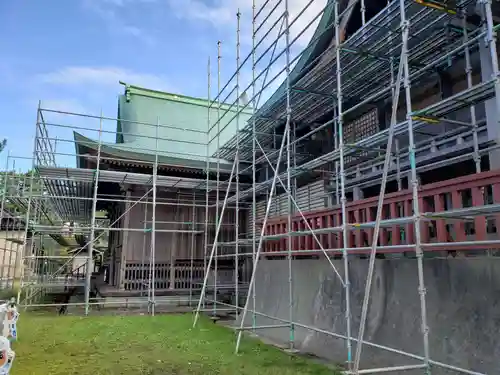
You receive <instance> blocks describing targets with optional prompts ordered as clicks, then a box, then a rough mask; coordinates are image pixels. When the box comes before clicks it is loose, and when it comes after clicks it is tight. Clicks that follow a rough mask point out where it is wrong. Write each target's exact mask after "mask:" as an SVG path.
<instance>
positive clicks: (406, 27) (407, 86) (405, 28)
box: [399, 0, 430, 374]
mask: <svg viewBox="0 0 500 375" xmlns="http://www.w3.org/2000/svg"><path fill="white" fill-rule="evenodd" d="M399 9H400V12H401V32H402V38H403V49H402V52H404V54H403V53H402V54H401V59H402V60H403V77H404V90H405V102H406V121H407V125H408V153H409V159H410V168H411V188H412V198H413V215H414V217H415V225H414V229H415V254H416V257H417V267H418V293H419V295H420V313H421V319H422V327H421V328H422V339H423V349H424V364H425V366H426V372H427V373H429V374H430V363H429V359H430V358H429V356H430V354H429V327H428V325H427V306H426V289H425V283H424V261H423V258H424V253H423V251H422V239H421V226H420V223H421V216H420V202H419V194H418V189H419V187H418V185H419V181H418V177H417V165H416V160H415V141H414V139H413V113H412V98H411V82H410V73H411V72H410V66H409V63H408V54H409V48H408V38H409V33H410V22H409V20H407V19H406V10H405V9H406V8H405V1H404V0H400V2H399Z"/></svg>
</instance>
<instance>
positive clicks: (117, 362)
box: [11, 314, 333, 375]
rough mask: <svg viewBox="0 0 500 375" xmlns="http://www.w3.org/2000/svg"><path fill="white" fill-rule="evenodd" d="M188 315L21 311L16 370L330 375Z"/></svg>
mask: <svg viewBox="0 0 500 375" xmlns="http://www.w3.org/2000/svg"><path fill="white" fill-rule="evenodd" d="M191 326H192V316H191V315H160V316H155V317H150V316H97V317H96V316H93V317H91V318H83V317H75V316H63V317H59V316H50V315H34V314H22V315H21V318H20V320H19V323H18V331H19V341H17V342H15V343H13V349H14V351H15V352H16V360H15V362H14V365H13V368H12V371H11V374H12V375H63V374H64V375H69V374H74V375H77V374H78V375H104V374H106V375H118V374H119V375H127V374H130V375H132V374H133V375H137V374H143V375H184V374H190V375H208V374H221V375H235V374H242V375H244V374H258V375H266V374H273V375H292V374H293V375H302V374H304V375H305V374H315V375H323V374H329V375H332V372H333V371H332V370H331V369H327V368H325V367H323V366H321V365H319V364H316V363H312V362H309V361H307V360H306V359H303V358H300V357H296V356H291V355H288V354H286V353H283V352H281V351H280V350H278V349H276V348H274V347H270V346H266V345H264V344H262V343H260V342H259V341H256V340H252V339H250V338H248V337H245V338H244V339H243V340H242V346H241V348H240V352H241V354H239V355H235V354H234V345H235V333H234V332H233V331H231V330H229V329H226V328H224V327H220V326H217V325H215V324H214V323H212V322H211V321H208V320H205V319H202V320H201V322H200V324H199V326H198V327H197V328H195V329H191Z"/></svg>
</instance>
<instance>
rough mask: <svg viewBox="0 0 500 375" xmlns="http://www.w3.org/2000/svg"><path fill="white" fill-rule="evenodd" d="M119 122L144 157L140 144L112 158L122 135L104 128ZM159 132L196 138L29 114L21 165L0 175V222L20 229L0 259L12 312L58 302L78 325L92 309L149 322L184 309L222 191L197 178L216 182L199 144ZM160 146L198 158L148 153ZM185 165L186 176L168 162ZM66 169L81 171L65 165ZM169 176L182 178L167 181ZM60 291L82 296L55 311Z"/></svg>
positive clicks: (193, 297)
mask: <svg viewBox="0 0 500 375" xmlns="http://www.w3.org/2000/svg"><path fill="white" fill-rule="evenodd" d="M125 122H126V123H128V124H129V125H134V126H140V127H141V128H142V129H143V131H141V133H140V134H133V136H134V137H136V139H149V140H152V142H153V144H154V146H153V149H151V148H140V147H138V146H137V144H138V143H139V144H140V142H136V143H135V144H134V143H133V142H132V143H129V144H127V143H121V144H119V145H118V146H119V148H120V152H121V154H119V155H113V154H110V151H109V150H110V147H115V146H116V143H114V140H115V139H117V138H118V136H122V137H123V136H124V135H125V136H126V135H127V133H126V132H125V131H123V130H118V129H117V127H116V124H117V123H122V124H123V123H125ZM177 125H178V124H177ZM148 129H152V131H148ZM163 129H165V130H166V131H163V133H161V132H162V130H163ZM171 131H182V132H184V133H185V134H190V133H195V134H197V137H198V138H200V139H202V138H204V137H205V135H206V134H208V132H207V131H206V130H205V129H204V128H202V129H201V130H199V129H196V127H191V128H190V127H179V126H174V125H169V124H166V123H162V121H161V119H160V118H159V117H158V118H157V121H156V123H146V122H139V121H128V120H125V119H122V118H112V117H106V116H103V114H102V112H101V114H100V115H89V114H79V113H73V112H65V111H60V110H54V109H50V108H44V107H43V106H42V104H41V103H40V104H39V107H38V110H37V122H36V134H35V137H34V148H33V156H32V158H23V157H21V156H17V155H14V154H10V153H9V155H8V156H7V165H6V168H5V172H4V173H3V175H2V185H3V189H2V197H1V199H2V200H1V207H2V210H1V211H0V212H1V219H4V217H5V216H6V215H7V210H6V209H4V207H7V206H9V207H13V208H14V209H15V210H16V211H17V214H18V216H19V217H20V218H19V221H20V222H21V223H22V224H23V225H21V226H19V225H18V226H17V227H15V226H13V225H10V226H9V225H7V226H6V228H5V230H4V234H5V237H9V238H11V237H12V236H13V235H14V233H17V236H18V237H19V238H18V239H17V241H18V242H19V246H18V247H17V248H16V249H15V251H13V250H11V249H2V250H3V251H4V257H5V254H7V255H6V256H7V258H8V259H9V260H8V261H5V259H4V262H3V265H5V264H8V266H7V267H3V268H2V270H1V272H2V275H1V278H2V282H3V284H4V285H3V286H4V288H5V289H13V290H16V291H17V294H18V297H17V298H18V303H19V304H20V306H21V307H24V308H26V309H28V308H30V309H31V308H52V307H54V306H61V305H63V304H65V305H67V306H71V307H72V308H75V309H77V310H79V309H84V313H85V314H86V315H87V314H89V313H90V310H91V309H92V308H97V309H99V310H100V309H101V308H103V307H112V308H119V309H122V308H124V309H130V308H134V309H140V310H141V311H147V312H148V313H150V314H152V315H154V314H155V309H158V308H160V311H165V310H167V311H171V310H174V311H186V310H187V311H191V310H192V308H190V306H191V305H193V303H194V301H197V300H198V298H199V297H198V295H199V292H200V288H201V283H200V282H201V280H202V277H203V275H204V268H203V258H204V257H203V251H202V250H201V249H202V248H203V247H205V246H206V245H205V244H204V241H209V240H211V237H212V236H213V232H215V221H214V220H215V216H214V213H215V204H216V201H217V200H218V199H219V197H218V195H217V190H216V188H217V187H218V186H219V187H220V186H225V184H224V183H222V182H221V183H216V182H215V181H213V180H212V179H211V178H209V176H210V175H211V174H213V173H217V175H218V176H219V174H221V175H222V176H226V174H227V172H226V171H225V170H224V169H223V167H224V166H223V165H222V164H221V163H220V162H219V161H217V163H216V164H217V168H215V167H214V159H213V158H210V157H209V156H208V149H207V153H205V148H206V147H207V143H206V142H205V141H204V140H201V141H199V142H198V141H192V140H183V139H171V138H168V132H171ZM151 132H152V133H153V135H151V134H150V133H151ZM83 134H85V135H83ZM165 134H167V135H165ZM87 135H88V138H87ZM162 142H163V144H162ZM164 142H170V143H169V144H172V143H178V144H181V145H194V146H195V147H199V148H200V150H202V151H201V152H200V153H199V154H198V155H193V153H189V154H188V153H181V152H170V151H169V152H165V151H161V150H160V148H162V149H165V148H166V147H165V144H164ZM130 153H132V156H133V157H131V156H130V155H131V154H130ZM134 155H135V156H134ZM193 156H194V160H195V162H196V163H198V164H199V166H198V167H192V168H184V167H183V166H182V165H179V164H173V163H172V162H171V161H169V160H181V161H182V160H183V159H182V158H186V159H190V160H193ZM169 158H170V159H169ZM77 159H78V160H80V162H79V163H80V164H82V165H75V160H77ZM167 159H168V160H167ZM16 161H17V162H18V163H19V164H20V163H21V162H23V161H24V162H25V164H26V163H28V162H29V163H31V169H30V171H29V172H28V173H26V172H25V171H24V172H21V171H16V170H15V163H16ZM77 164H78V162H77ZM116 165H118V166H120V165H126V166H127V168H126V169H123V170H120V168H117V167H115V168H113V166H116ZM215 169H217V172H216V170H215ZM176 170H181V171H185V170H187V171H188V172H191V173H190V174H189V177H186V176H185V175H184V176H180V177H178V176H176V173H175V172H176ZM185 174H186V173H185ZM203 174H206V178H204V177H203ZM228 186H229V185H228ZM110 187H114V189H115V190H113V189H111V188H110ZM117 189H118V190H117ZM210 189H212V192H211V193H206V192H209V191H210ZM134 214H135V215H134ZM2 222H3V221H2ZM223 225H224V227H226V228H227V227H228V226H229V224H227V223H225V224H223ZM20 232H22V233H20ZM203 235H204V236H203ZM140 236H142V238H139V237H140ZM131 237H133V238H134V239H133V241H135V242H133V246H132V245H131V243H130V241H131ZM158 237H159V238H158ZM223 238H224V237H223ZM127 241H128V246H126V243H127ZM48 242H49V243H48ZM141 245H142V246H141ZM120 247H122V248H127V249H128V250H125V251H122V250H117V249H119V248H120ZM110 249H111V251H110ZM134 249H139V250H138V251H135V252H133V251H134ZM127 251H128V253H127ZM132 252H133V253H132ZM9 254H11V255H9ZM10 258H12V261H11V260H10ZM115 258H120V259H119V260H117V259H115ZM11 264H12V266H11ZM14 265H15V266H14ZM105 265H107V266H108V268H107V269H106V270H105V271H103V266H105ZM4 268H5V272H4ZM4 273H5V275H4ZM105 278H107V279H108V281H107V282H105V283H104V284H105V285H103V279H105ZM113 285H114V286H113ZM71 289H78V290H80V289H82V290H84V293H83V298H78V296H76V297H75V298H73V296H71V300H70V301H69V302H68V301H66V302H64V303H63V302H61V295H64V294H67V293H68V292H70V290H71ZM102 289H105V290H104V291H103V290H102ZM106 292H107V293H106ZM57 295H58V296H59V297H54V298H52V297H53V296H57ZM51 298H52V299H51ZM58 298H59V299H58Z"/></svg>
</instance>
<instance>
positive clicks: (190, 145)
mask: <svg viewBox="0 0 500 375" xmlns="http://www.w3.org/2000/svg"><path fill="white" fill-rule="evenodd" d="M228 108H229V106H228V105H226V104H222V105H221V110H220V112H219V113H220V116H221V117H222V118H221V121H220V126H219V128H220V129H222V128H224V127H225V129H224V130H222V131H221V134H220V139H219V144H220V145H223V144H224V143H226V142H227V141H228V140H229V139H231V137H233V136H234V135H235V134H236V128H237V119H236V118H233V117H234V116H235V114H236V107H234V108H231V109H230V110H229V111H228V112H227V113H226V114H225V115H223V114H224V112H225V111H226V110H227V109H228ZM118 110H119V113H118V118H119V119H121V121H119V123H118V124H117V133H119V136H118V137H117V143H131V142H133V143H135V145H136V146H137V147H140V148H143V149H145V150H144V151H143V152H145V153H147V150H150V152H151V153H153V154H154V151H155V148H156V141H155V138H156V134H157V129H156V126H149V125H145V124H138V123H135V122H141V123H148V124H156V123H157V122H159V124H160V127H159V128H158V138H160V140H159V142H158V149H159V150H161V151H162V152H167V153H169V154H171V155H172V156H177V157H180V158H189V159H194V160H197V159H198V158H199V157H202V158H206V154H207V149H206V147H205V145H206V143H207V141H208V137H207V131H208V116H209V109H208V101H207V100H206V99H199V98H193V97H189V96H184V95H178V94H172V93H167V92H162V91H155V90H150V89H145V88H142V87H138V86H132V85H127V84H125V93H124V94H123V95H121V96H120V97H119V103H118ZM250 116H251V111H250V110H247V111H244V112H243V113H240V115H239V116H238V117H239V119H238V121H239V124H238V125H239V128H240V129H242V128H243V127H244V126H245V125H246V123H247V121H248V119H249V118H250ZM217 118H218V109H217V107H216V106H212V108H210V127H213V125H215V124H216V121H217ZM134 121H135V122H134ZM226 125H227V126H226ZM167 126H170V127H175V129H174V128H167ZM216 134H217V126H215V127H214V129H213V130H212V131H211V133H210V139H212V138H214V137H215V136H216ZM216 150H217V139H214V140H213V141H212V142H211V143H210V147H209V149H208V152H209V155H213V154H214V153H215V152H216Z"/></svg>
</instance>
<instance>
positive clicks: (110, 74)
mask: <svg viewBox="0 0 500 375" xmlns="http://www.w3.org/2000/svg"><path fill="white" fill-rule="evenodd" d="M39 79H40V81H41V82H43V83H48V84H56V85H93V86H117V85H118V82H119V81H124V82H126V83H129V84H135V85H139V86H144V87H147V88H151V89H156V90H169V89H170V85H169V84H168V82H167V80H166V79H165V78H164V77H163V76H160V75H155V74H149V73H140V72H135V71H132V70H129V69H124V68H120V67H113V66H107V67H106V66H105V67H90V66H69V67H64V68H62V69H59V70H57V71H54V72H50V73H47V74H42V75H40V76H39ZM170 90H171V89H170Z"/></svg>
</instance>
